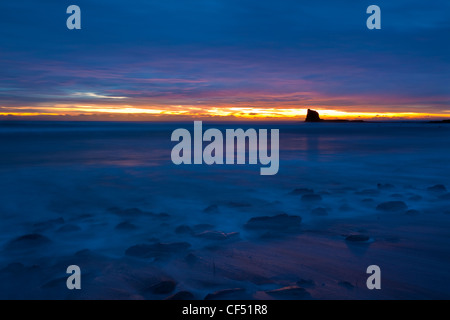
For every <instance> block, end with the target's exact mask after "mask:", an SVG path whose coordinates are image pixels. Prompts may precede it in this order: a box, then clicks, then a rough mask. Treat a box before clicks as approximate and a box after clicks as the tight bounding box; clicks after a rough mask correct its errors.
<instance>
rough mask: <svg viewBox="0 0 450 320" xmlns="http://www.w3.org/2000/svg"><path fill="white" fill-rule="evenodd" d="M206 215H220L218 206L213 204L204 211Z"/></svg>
mask: <svg viewBox="0 0 450 320" xmlns="http://www.w3.org/2000/svg"><path fill="white" fill-rule="evenodd" d="M203 212H205V213H219V206H218V205H217V204H212V205H210V206H209V207H206V208H205V209H203Z"/></svg>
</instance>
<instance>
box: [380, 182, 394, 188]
mask: <svg viewBox="0 0 450 320" xmlns="http://www.w3.org/2000/svg"><path fill="white" fill-rule="evenodd" d="M377 187H378V189H380V190H392V189H395V187H394V186H393V185H392V184H390V183H379V184H378V185H377Z"/></svg>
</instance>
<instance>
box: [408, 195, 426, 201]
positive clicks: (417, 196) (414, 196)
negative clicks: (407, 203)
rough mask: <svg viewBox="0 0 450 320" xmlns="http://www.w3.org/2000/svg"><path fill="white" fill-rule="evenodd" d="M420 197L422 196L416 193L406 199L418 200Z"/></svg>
mask: <svg viewBox="0 0 450 320" xmlns="http://www.w3.org/2000/svg"><path fill="white" fill-rule="evenodd" d="M422 199H423V198H422V197H421V196H419V195H418V194H415V195H412V196H411V197H409V198H408V200H411V201H420V200H422Z"/></svg>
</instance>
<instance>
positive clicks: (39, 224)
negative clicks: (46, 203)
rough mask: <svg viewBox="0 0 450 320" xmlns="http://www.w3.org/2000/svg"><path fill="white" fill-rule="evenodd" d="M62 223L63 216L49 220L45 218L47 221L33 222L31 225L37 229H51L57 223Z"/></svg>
mask: <svg viewBox="0 0 450 320" xmlns="http://www.w3.org/2000/svg"><path fill="white" fill-rule="evenodd" d="M63 223H64V219H63V218H57V219H51V220H47V221H42V222H37V223H35V224H33V226H34V227H35V228H36V229H37V230H41V231H44V230H47V229H51V228H54V227H56V226H58V225H61V224H63Z"/></svg>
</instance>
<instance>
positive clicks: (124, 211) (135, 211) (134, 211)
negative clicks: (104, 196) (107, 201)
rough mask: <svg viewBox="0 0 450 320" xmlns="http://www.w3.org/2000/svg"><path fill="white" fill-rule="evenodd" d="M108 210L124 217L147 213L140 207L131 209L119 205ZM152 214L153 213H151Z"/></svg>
mask: <svg viewBox="0 0 450 320" xmlns="http://www.w3.org/2000/svg"><path fill="white" fill-rule="evenodd" d="M108 211H109V212H110V213H113V214H116V215H118V216H124V217H137V216H143V215H145V212H144V211H142V210H141V209H138V208H130V209H120V208H117V207H113V208H109V209H108ZM150 214H152V213H150Z"/></svg>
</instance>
